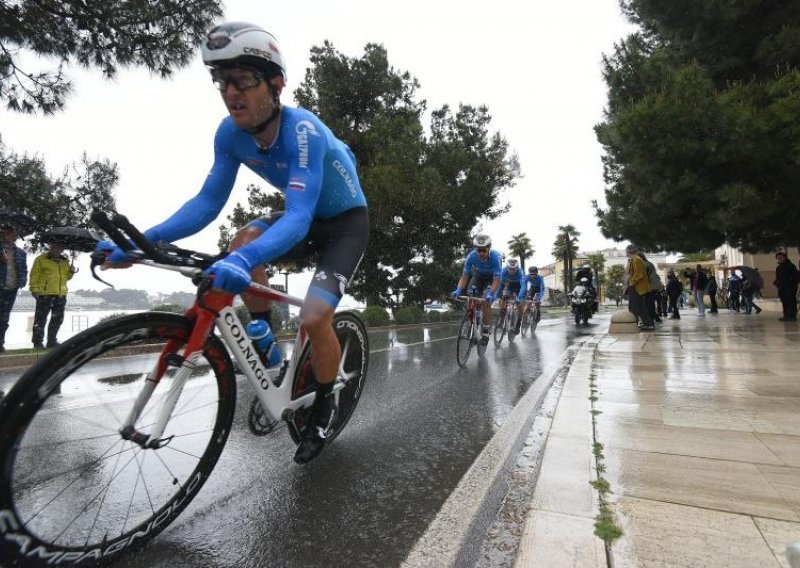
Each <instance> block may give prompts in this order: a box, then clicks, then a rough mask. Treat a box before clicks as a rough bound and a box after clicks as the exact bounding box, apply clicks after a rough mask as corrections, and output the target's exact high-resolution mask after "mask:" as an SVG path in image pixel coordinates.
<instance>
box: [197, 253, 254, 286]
mask: <svg viewBox="0 0 800 568" xmlns="http://www.w3.org/2000/svg"><path fill="white" fill-rule="evenodd" d="M252 270H253V267H252V266H251V265H250V262H249V261H248V260H247V259H246V258H245V257H244V256H242V255H241V254H239V253H237V252H232V253H231V254H229V255H228V256H226V257H225V258H223V259H221V260H218V261H217V262H215V263H214V264H212V265H211V267H210V268H209V269H208V270H206V273H207V274H212V275H213V276H214V288H219V289H221V290H224V291H225V292H228V293H229V294H241V293H242V292H244V291H245V290H246V289H247V287H248V286H249V285H250V282H251V280H252V278H251V277H250V272H251V271H252Z"/></svg>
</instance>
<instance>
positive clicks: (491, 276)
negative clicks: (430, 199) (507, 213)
mask: <svg viewBox="0 0 800 568" xmlns="http://www.w3.org/2000/svg"><path fill="white" fill-rule="evenodd" d="M472 244H473V246H474V247H475V249H474V250H472V251H470V253H469V254H468V255H467V260H466V261H465V262H464V272H463V273H462V275H461V278H460V279H459V281H458V284H457V285H456V289H455V290H454V291H453V292H452V294H450V295H451V296H452V297H453V298H458V297H459V296H461V295H462V294H463V293H464V286H466V285H467V281H469V291H470V294H473V293H474V294H475V295H476V296H480V295H481V294H483V292H484V290H486V294H485V296H484V297H485V299H486V301H485V302H484V303H483V307H482V310H483V329H482V330H481V343H483V345H487V344H488V343H489V326H490V325H491V323H492V302H494V299H495V298H496V297H497V291H498V289H499V288H500V276H501V274H502V257H501V256H500V253H499V252H497V251H496V250H491V247H492V239H490V238H489V236H488V235H475V238H473V239H472ZM487 287H488V289H487ZM473 290H474V292H473Z"/></svg>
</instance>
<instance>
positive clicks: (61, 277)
mask: <svg viewBox="0 0 800 568" xmlns="http://www.w3.org/2000/svg"><path fill="white" fill-rule="evenodd" d="M63 252H64V245H63V244H62V243H61V242H59V241H56V240H53V241H51V242H50V248H49V250H48V251H47V252H46V253H43V254H40V255H39V256H37V257H36V260H34V261H33V267H32V268H31V294H33V296H34V298H36V312H35V314H34V316H33V348H34V349H44V348H45V345H43V340H44V328H45V324H46V323H47V316H48V315H49V316H50V325H49V326H48V327H47V348H48V349H49V348H51V347H56V346H57V345H58V340H57V339H56V336H57V335H58V329H59V328H60V327H61V323H62V322H63V321H64V308H65V307H66V305H67V280H69V279H70V278H72V276H73V275H74V274H75V269H74V268H73V267H72V265H71V264H70V262H69V260H67V257H65V256H64V255H63V254H62V253H63Z"/></svg>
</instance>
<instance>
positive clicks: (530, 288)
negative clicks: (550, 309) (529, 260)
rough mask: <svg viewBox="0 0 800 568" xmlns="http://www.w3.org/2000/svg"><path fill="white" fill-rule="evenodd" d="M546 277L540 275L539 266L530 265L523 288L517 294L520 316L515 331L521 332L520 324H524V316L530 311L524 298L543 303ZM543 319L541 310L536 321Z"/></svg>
mask: <svg viewBox="0 0 800 568" xmlns="http://www.w3.org/2000/svg"><path fill="white" fill-rule="evenodd" d="M544 291H545V287H544V278H542V277H541V276H540V275H539V268H538V267H537V266H529V267H528V275H527V276H526V277H525V278H524V279H523V281H522V288H520V291H519V294H517V302H519V303H518V304H517V310H518V312H517V313H518V314H519V317H518V318H517V326H516V328H515V329H514V333H519V330H520V326H521V325H522V318H523V316H524V315H525V312H526V311H528V302H524V301H523V300H531V301H533V302H534V303H535V304H536V305H537V306H540V307H541V305H542V297H543V296H544ZM540 319H542V314H541V311H537V312H536V321H537V322H538V321H539V320H540Z"/></svg>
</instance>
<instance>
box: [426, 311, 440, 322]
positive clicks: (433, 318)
mask: <svg viewBox="0 0 800 568" xmlns="http://www.w3.org/2000/svg"><path fill="white" fill-rule="evenodd" d="M426 316H427V320H428V321H429V322H431V323H435V322H437V321H442V314H441V313H440V312H436V311H433V312H428V313H427V314H426Z"/></svg>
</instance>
